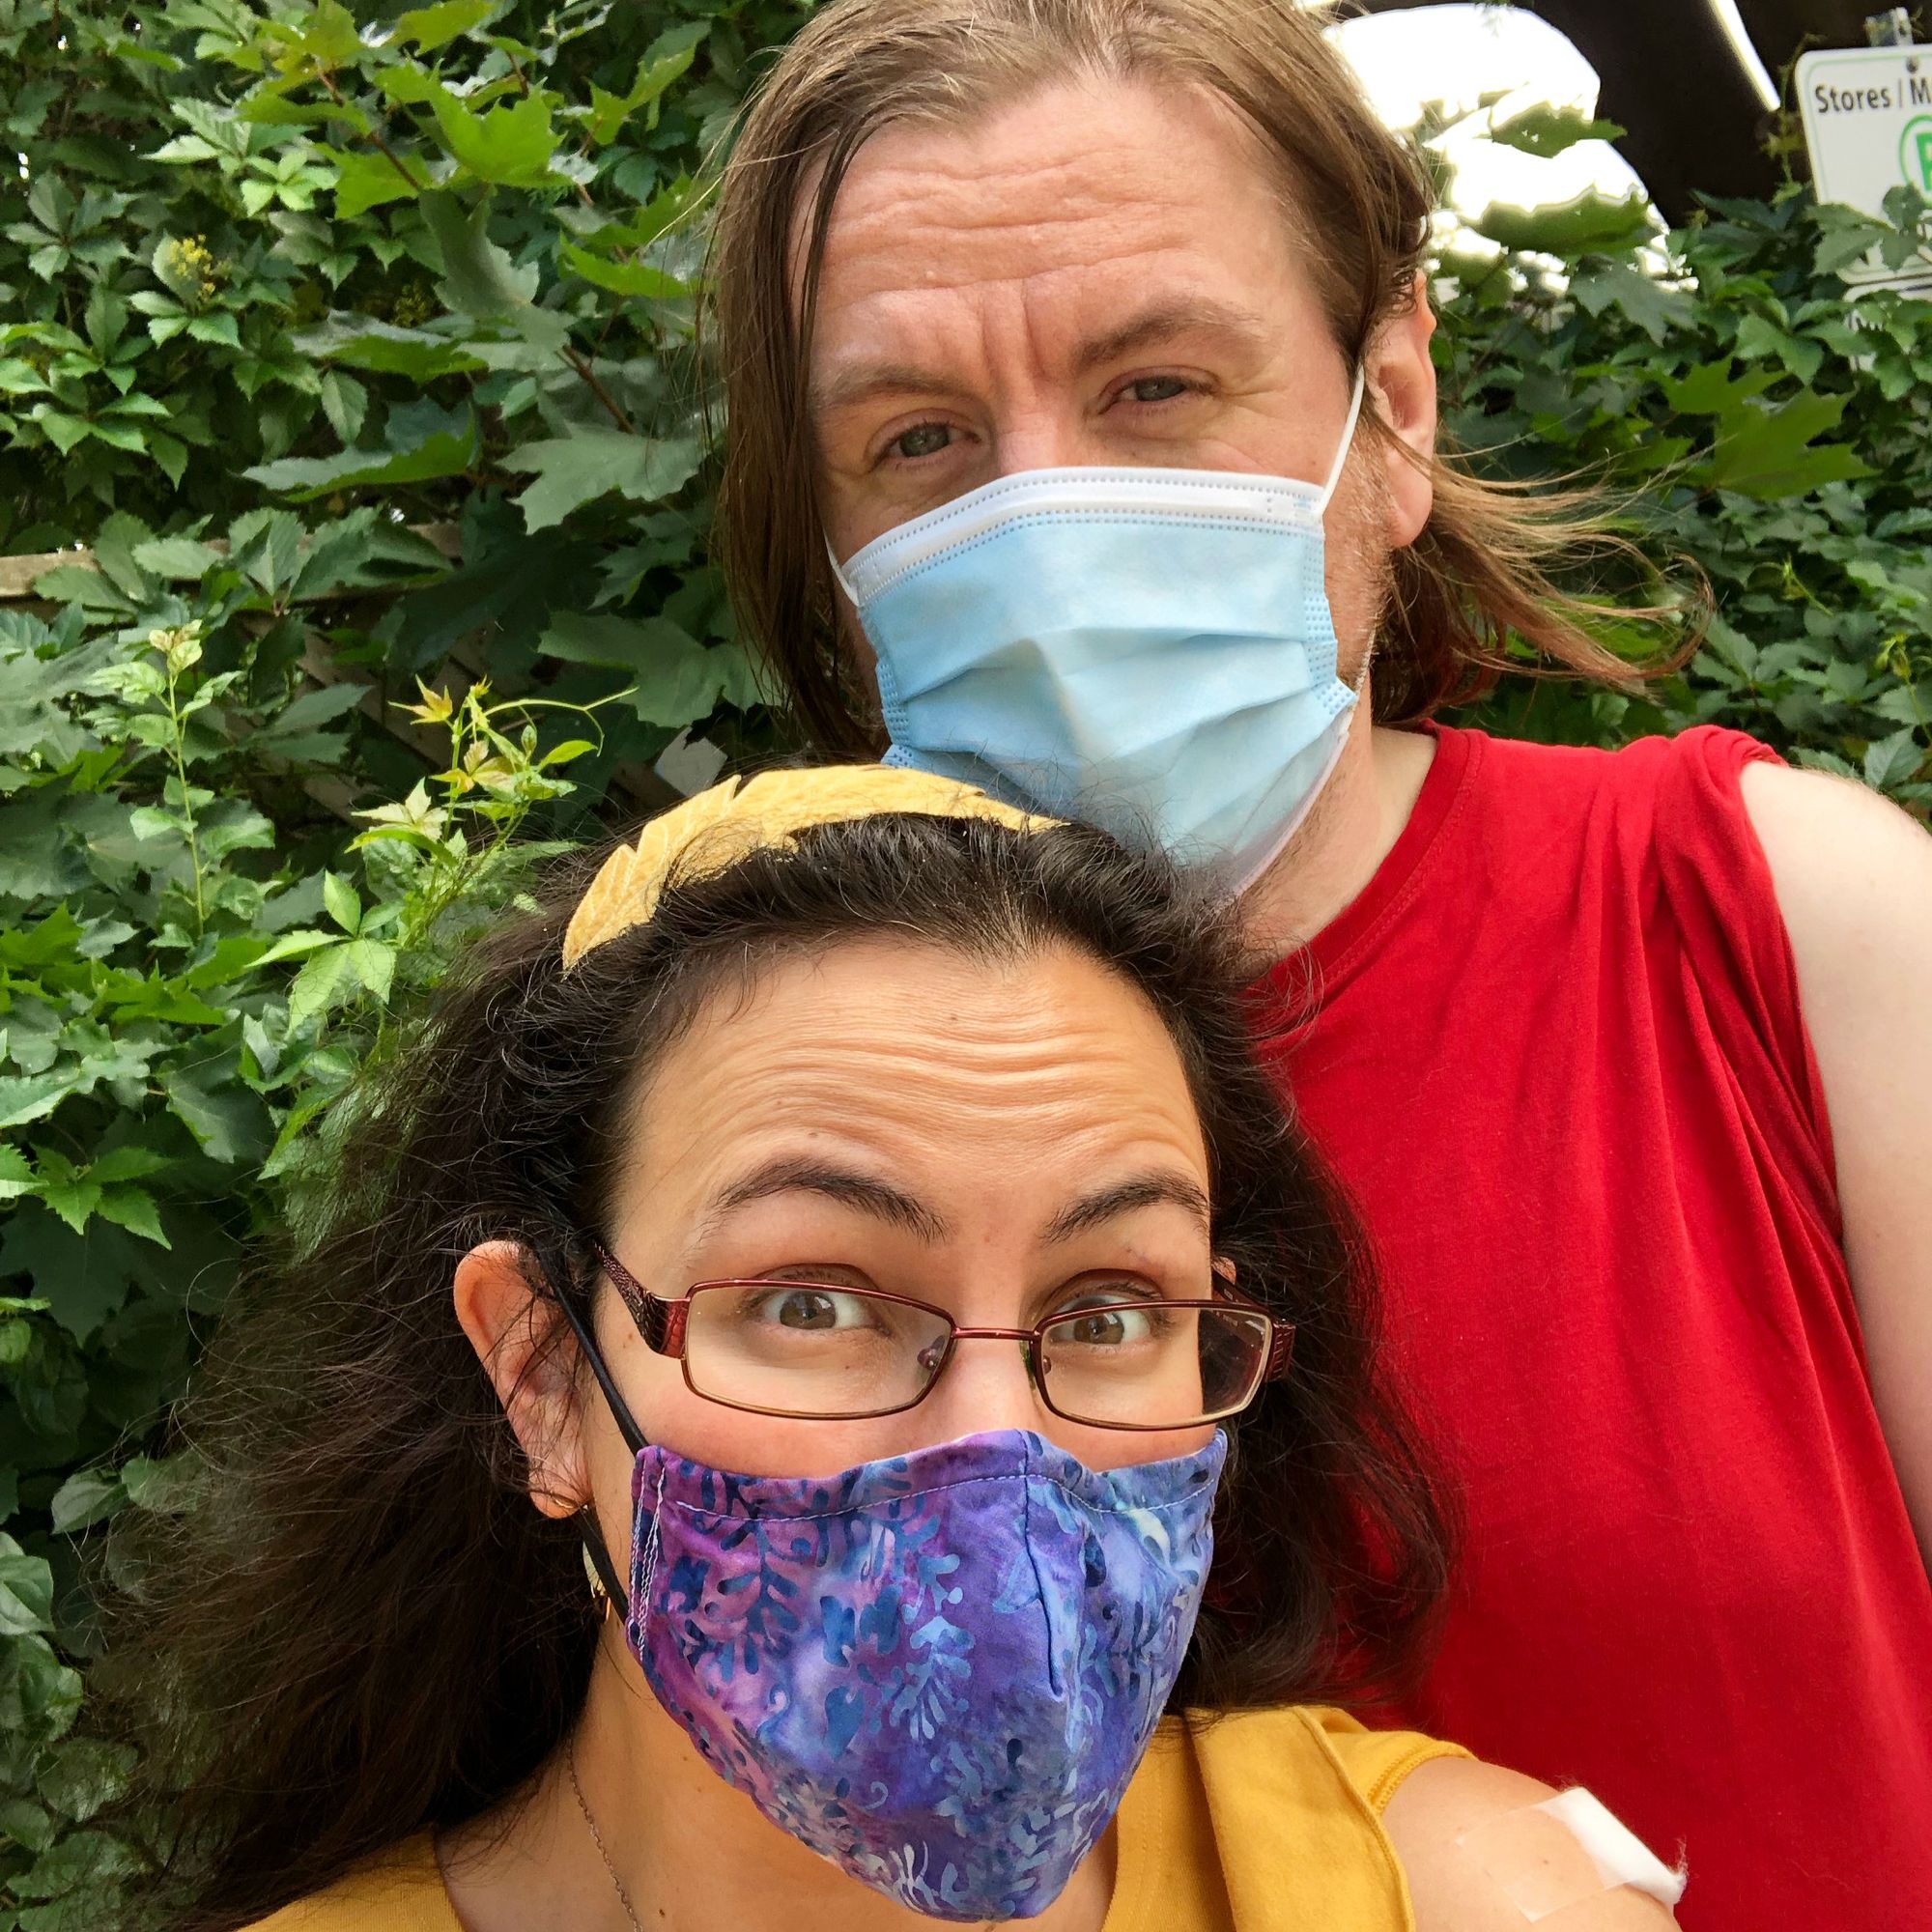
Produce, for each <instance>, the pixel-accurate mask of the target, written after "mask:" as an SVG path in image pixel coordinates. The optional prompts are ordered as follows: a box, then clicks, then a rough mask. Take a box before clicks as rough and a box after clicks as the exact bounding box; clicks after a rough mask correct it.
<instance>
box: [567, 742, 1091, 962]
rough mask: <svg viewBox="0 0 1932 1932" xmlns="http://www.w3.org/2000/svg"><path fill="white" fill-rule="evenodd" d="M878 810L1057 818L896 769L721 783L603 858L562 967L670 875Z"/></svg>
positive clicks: (705, 871) (698, 874)
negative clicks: (811, 828)
mask: <svg viewBox="0 0 1932 1932" xmlns="http://www.w3.org/2000/svg"><path fill="white" fill-rule="evenodd" d="M880 811H914V812H922V813H923V814H925V815H926V816H928V817H932V818H990V819H992V820H994V821H995V822H996V823H998V824H1001V825H1009V826H1011V827H1012V828H1013V829H1014V830H1015V831H1017V832H1044V831H1046V830H1048V829H1049V828H1050V827H1052V826H1055V825H1059V824H1061V823H1062V821H1061V820H1060V819H1057V818H1042V817H1039V816H1037V814H1035V813H1032V812H1026V811H1020V810H1015V808H1013V807H1012V806H1010V805H1004V804H1002V803H1001V802H1000V800H998V799H996V798H989V797H988V796H987V795H986V794H985V793H984V792H982V791H980V790H979V789H978V788H977V787H976V786H974V785H970V784H967V783H965V782H963V781H960V780H958V779H942V778H935V777H933V776H932V774H931V773H930V772H916V771H909V770H906V769H903V768H901V767H899V766H896V765H819V766H816V767H813V768H810V769H808V770H805V771H796V772H763V773H760V774H759V776H758V777H756V778H754V779H751V780H749V781H748V780H741V779H726V780H725V781H724V782H723V783H722V784H715V785H713V786H712V787H711V789H710V790H709V791H700V792H696V793H695V794H694V795H693V796H692V797H690V798H688V799H686V800H685V801H684V803H683V804H682V805H676V806H673V807H672V808H671V809H670V810H668V811H667V812H666V813H664V815H663V816H662V817H659V818H654V819H652V820H651V822H650V823H649V824H648V825H647V826H645V827H644V829H643V832H642V834H641V836H640V837H639V839H638V842H637V843H636V844H635V845H627V846H625V847H624V848H623V850H622V851H620V852H613V853H612V854H611V857H610V858H608V859H607V860H605V862H604V866H603V868H602V870H600V871H599V872H598V874H597V876H596V877H595V878H594V879H592V880H591V882H590V889H589V891H588V892H586V893H585V894H584V895H583V896H582V898H581V899H580V900H579V901H578V903H577V910H576V911H575V912H574V913H572V914H571V916H570V924H569V926H568V927H567V928H566V929H565V931H564V935H563V970H564V971H565V972H566V973H568V972H569V971H570V969H571V968H572V967H573V966H575V965H576V964H577V962H578V961H579V960H580V959H582V957H583V955H584V954H585V953H586V952H589V951H590V950H591V948H592V947H596V946H602V945H603V944H604V943H605V942H606V941H607V940H611V939H615V938H616V937H617V936H618V935H619V934H620V933H625V932H629V931H630V930H631V928H632V927H633V926H637V925H642V924H643V923H645V921H647V920H648V919H649V918H650V916H651V915H652V914H653V913H654V912H656V911H657V909H658V900H659V899H660V898H662V897H663V896H664V891H665V888H666V887H667V886H668V884H669V883H670V881H671V878H672V877H673V875H676V876H679V877H682V878H686V879H704V878H710V877H711V876H712V875H713V874H715V873H718V872H722V871H724V870H725V869H726V868H727V867H731V866H734V865H736V864H737V862H738V861H739V860H740V859H743V858H746V857H748V856H749V855H750V854H752V853H753V852H760V851H764V850H766V849H767V848H770V847H781V846H789V845H792V844H793V843H795V842H796V835H797V834H799V833H801V832H803V831H805V830H806V829H807V828H808V827H810V826H813V825H833V824H837V823H838V822H839V821H841V820H843V819H850V818H869V817H871V816H872V814H873V813H874V812H880Z"/></svg>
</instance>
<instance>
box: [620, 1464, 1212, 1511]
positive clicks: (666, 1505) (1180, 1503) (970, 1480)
mask: <svg viewBox="0 0 1932 1932" xmlns="http://www.w3.org/2000/svg"><path fill="white" fill-rule="evenodd" d="M982 1483H1025V1484H1029V1485H1031V1484H1034V1483H1043V1484H1045V1485H1046V1486H1047V1487H1048V1488H1050V1489H1055V1490H1058V1491H1059V1492H1061V1494H1062V1495H1064V1496H1066V1497H1068V1498H1069V1499H1070V1500H1072V1501H1073V1502H1076V1503H1079V1504H1080V1505H1081V1506H1082V1507H1083V1508H1086V1509H1090V1510H1092V1511H1093V1512H1094V1515H1096V1516H1136V1515H1142V1516H1154V1515H1159V1514H1161V1513H1163V1512H1165V1511H1167V1510H1175V1509H1181V1508H1184V1507H1185V1506H1187V1505H1188V1504H1190V1503H1192V1502H1193V1501H1194V1500H1195V1494H1194V1492H1193V1491H1190V1492H1188V1493H1187V1494H1185V1495H1179V1496H1171V1497H1169V1498H1168V1499H1167V1500H1166V1501H1165V1502H1157V1503H1096V1502H1094V1501H1092V1500H1091V1499H1090V1498H1088V1497H1086V1496H1084V1495H1082V1494H1081V1493H1080V1492H1079V1491H1078V1490H1074V1489H1069V1488H1068V1487H1067V1486H1066V1484H1065V1483H1063V1482H1059V1481H1057V1480H1056V1479H1055V1478H1054V1477H1052V1476H1043V1475H1040V1474H1039V1473H1038V1472H1037V1471H1034V1472H1029V1473H1018V1472H1016V1473H1014V1474H1011V1475H1005V1476H961V1477H960V1478H959V1479H958V1480H957V1481H956V1482H951V1483H935V1484H933V1485H932V1486H931V1487H930V1488H928V1489H923V1490H906V1491H904V1492H899V1493H896V1494H894V1495H890V1496H873V1497H870V1498H869V1499H867V1501H865V1502H854V1503H845V1504H842V1505H841V1506H840V1507H839V1508H838V1509H830V1510H814V1511H812V1512H811V1513H810V1515H808V1516H791V1515H786V1516H785V1517H784V1519H783V1520H785V1521H786V1522H833V1521H836V1520H838V1518H840V1517H847V1516H857V1515H859V1514H860V1513H862V1512H863V1511H866V1510H873V1509H878V1508H880V1507H882V1506H884V1505H887V1504H891V1503H911V1502H918V1501H919V1500H921V1498H923V1497H924V1496H937V1495H943V1494H944V1493H945V1492H947V1491H948V1490H968V1489H973V1488H975V1487H976V1486H978V1485H980V1484H982ZM1198 1487H1199V1486H1198V1485H1197V1488H1198ZM658 1506H659V1508H660V1509H661V1510H665V1509H672V1510H676V1511H678V1512H679V1513H680V1514H681V1515H684V1516H689V1517H709V1518H712V1519H715V1520H718V1521H720V1522H756V1521H758V1520H761V1519H764V1518H768V1517H770V1516H773V1515H776V1514H777V1512H775V1511H769V1510H759V1509H756V1508H752V1509H748V1510H746V1511H745V1513H744V1514H743V1515H742V1516H740V1515H734V1514H733V1513H732V1512H731V1511H729V1510H717V1509H706V1508H705V1507H704V1505H703V1504H702V1503H687V1502H683V1501H681V1500H679V1498H677V1497H676V1496H668V1497H665V1496H661V1497H660V1500H659V1505H658Z"/></svg>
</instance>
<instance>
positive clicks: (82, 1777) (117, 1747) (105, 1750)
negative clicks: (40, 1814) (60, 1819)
mask: <svg viewBox="0 0 1932 1932" xmlns="http://www.w3.org/2000/svg"><path fill="white" fill-rule="evenodd" d="M139 1762H140V1758H139V1754H138V1753H137V1752H136V1751H135V1750H134V1749H133V1748H132V1747H130V1746H128V1745H124V1744H110V1743H109V1742H108V1741H107V1740H106V1739H104V1738H66V1739H63V1740H62V1741H61V1743H59V1744H57V1745H56V1746H54V1747H53V1749H52V1750H51V1751H49V1752H48V1753H47V1755H46V1757H45V1758H44V1759H43V1761H42V1764H41V1768H40V1771H39V1773H38V1775H37V1776H36V1777H35V1779H34V1782H35V1784H36V1785H37V1786H38V1788H39V1790H40V1793H41V1796H42V1797H43V1798H44V1799H45V1800H46V1801H47V1802H48V1804H52V1805H54V1806H56V1807H57V1808H58V1809H60V1810H62V1811H64V1812H66V1814H67V1815H68V1816H69V1817H70V1818H72V1819H75V1820H79V1821H85V1820H86V1819H89V1818H91V1817H93V1816H94V1814H95V1813H96V1812H97V1811H99V1810H100V1809H101V1808H102V1807H103V1806H104V1805H108V1804H113V1803H114V1802H115V1800H116V1799H118V1798H120V1797H121V1796H122V1794H123V1793H124V1792H125V1791H126V1790H127V1789H128V1783H129V1781H130V1780H131V1778H132V1777H133V1775H134V1769H135V1766H136V1765H137V1764H138V1763H139Z"/></svg>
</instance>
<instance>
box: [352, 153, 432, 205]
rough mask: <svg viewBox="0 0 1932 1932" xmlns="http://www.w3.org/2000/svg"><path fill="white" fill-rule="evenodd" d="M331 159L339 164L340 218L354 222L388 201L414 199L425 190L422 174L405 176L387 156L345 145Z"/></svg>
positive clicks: (413, 173)
mask: <svg viewBox="0 0 1932 1932" xmlns="http://www.w3.org/2000/svg"><path fill="white" fill-rule="evenodd" d="M331 158H332V159H333V160H334V162H335V166H336V178H335V214H336V219H337V220H339V221H353V220H354V219H355V216H356V215H358V214H367V213H368V212H369V211H370V210H371V209H372V208H381V207H382V206H383V205H384V203H385V202H391V201H413V200H414V199H415V198H416V196H417V195H419V194H420V193H421V192H422V191H423V186H424V181H423V177H422V176H421V175H420V174H418V173H416V172H415V171H414V170H412V171H411V172H410V173H409V174H407V175H406V174H405V173H404V172H403V169H402V168H399V167H398V166H397V165H396V163H395V162H394V161H392V160H391V159H390V158H389V157H388V156H387V155H384V154H377V153H372V152H369V151H366V150H363V149H360V148H345V149H341V150H339V151H337V152H336V153H335V154H334V155H333V156H331Z"/></svg>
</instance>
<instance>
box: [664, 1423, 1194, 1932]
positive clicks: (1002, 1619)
mask: <svg viewBox="0 0 1932 1932" xmlns="http://www.w3.org/2000/svg"><path fill="white" fill-rule="evenodd" d="M1226 1450H1227V1442H1226V1438H1225V1437H1224V1436H1222V1435H1219V1434H1218V1433H1217V1434H1216V1435H1215V1437H1214V1439H1213V1441H1212V1442H1210V1443H1209V1444H1208V1446H1207V1447H1206V1448H1205V1449H1201V1450H1199V1451H1197V1452H1196V1453H1195V1454H1193V1455H1191V1456H1181V1457H1177V1458H1175V1459H1173V1460H1172V1461H1169V1462H1163V1463H1138V1464H1135V1465H1133V1466H1131V1467H1128V1468H1122V1469H1105V1470H1094V1469H1089V1468H1088V1467H1086V1465H1085V1464H1084V1463H1080V1462H1078V1461H1077V1460H1075V1458H1073V1457H1071V1456H1069V1455H1067V1454H1065V1452H1064V1451H1063V1450H1060V1449H1057V1448H1055V1447H1054V1446H1053V1445H1052V1444H1051V1443H1050V1442H1047V1441H1044V1440H1043V1439H1042V1438H1041V1437H1039V1436H1038V1435H1033V1434H1031V1433H1029V1432H1026V1431H1021V1430H1000V1431H997V1432H994V1433H992V1434H988V1435H968V1436H965V1437H963V1438H962V1439H960V1440H959V1441H957V1442H945V1443H941V1444H939V1445H938V1446H937V1447H936V1448H931V1449H922V1450H918V1451H916V1452H914V1453H913V1454H912V1455H909V1456H896V1457H892V1458H889V1459H886V1460H882V1461H879V1462H875V1463H861V1464H860V1465H859V1466H858V1467H857V1468H854V1469H848V1470H846V1471H845V1472H844V1474H842V1475H838V1476H830V1477H805V1478H799V1477H789V1476H740V1475H730V1474H727V1473H725V1471H723V1470H719V1469H713V1468H709V1467H707V1466H706V1465H705V1464H703V1463H692V1462H688V1461H686V1460H685V1459H684V1458H682V1457H680V1456H674V1455H672V1454H670V1453H669V1452H668V1451H667V1450H665V1449H663V1448H661V1447H659V1446H657V1445H655V1444H653V1445H648V1446H646V1447H645V1448H643V1449H641V1450H639V1452H638V1460H637V1467H636V1471H635V1474H634V1477H633V1489H632V1493H633V1496H634V1498H635V1502H636V1537H635V1540H634V1542H633V1544H632V1549H633V1551H634V1552H635V1555H634V1560H633V1566H632V1576H631V1591H630V1600H631V1613H630V1617H629V1619H628V1622H627V1630H628V1633H629V1635H630V1641H631V1648H632V1650H633V1651H634V1652H635V1653H636V1654H637V1657H638V1660H639V1662H640V1663H641V1664H642V1665H643V1669H644V1675H645V1676H646V1678H648V1679H649V1681H650V1686H651V1689H652V1690H654V1691H655V1692H656V1693H657V1696H658V1700H659V1701H660V1702H661V1703H662V1704H663V1705H664V1707H665V1709H666V1710H667V1711H668V1712H669V1713H670V1714H671V1716H672V1717H673V1718H675V1719H677V1720H678V1722H679V1723H680V1724H682V1725H683V1726H684V1728H685V1730H686V1731H687V1732H688V1733H689V1734H690V1736H691V1739H692V1741H693V1743H695V1744H696V1747H697V1748H698V1749H699V1750H700V1751H701V1752H703V1754H704V1756H705V1758H706V1759H707V1760H708V1761H709V1762H710V1764H711V1765H712V1766H713V1768H714V1769H715V1770H717V1771H718V1773H719V1774H720V1775H721V1776H723V1777H725V1779H726V1780H727V1781H728V1782H729V1783H731V1784H734V1785H736V1786H737V1788H738V1789H739V1790H741V1791H743V1792H745V1793H746V1794H747V1795H748V1796H750V1797H751V1798H752V1799H753V1802H754V1803H755V1804H757V1806H758V1808H759V1809H760V1810H761V1811H762V1812H764V1814H765V1816H766V1817H768V1818H769V1819H771V1820H772V1822H773V1823H774V1824H776V1825H779V1826H781V1827H782V1828H783V1829H784V1830H785V1831H787V1832H789V1833H791V1834H792V1835H793V1836H794V1837H795V1838H799V1839H802V1840H803V1841H804V1842H805V1843H806V1844H808V1845H810V1847H811V1848H812V1850H813V1851H815V1852H819V1853H822V1854H823V1855H824V1856H825V1857H826V1858H828V1859H830V1860H832V1861H833V1862H834V1863H835V1864H838V1866H840V1867H841V1868H842V1869H843V1870H845V1871H847V1872H849V1873H851V1875H852V1876H853V1877H854V1878H856V1879H860V1880H862V1881H863V1882H864V1883H865V1884H867V1885H869V1886H872V1887H874V1888H875V1889H878V1890H880V1891H883V1892H886V1893H889V1894H890V1895H891V1896H892V1897H894V1898H896V1899H897V1900H899V1902H900V1903H901V1904H904V1905H907V1906H910V1907H911V1908H912V1909H913V1910H914V1911H915V1912H923V1913H926V1914H928V1915H930V1916H931V1917H933V1918H954V1919H974V1918H1030V1917H1032V1916H1033V1915H1034V1914H1036V1913H1038V1912H1042V1911H1044V1910H1045V1909H1046V1907H1047V1906H1048V1905H1050V1904H1051V1903H1052V1902H1053V1900H1054V1899H1055V1898H1057V1897H1058V1896H1059V1894H1060V1892H1061V1890H1062V1889H1064V1888H1065V1884H1066V1882H1067V1880H1068V1879H1069V1878H1070V1877H1071V1876H1072V1873H1073V1870H1074V1868H1075V1866H1077V1865H1078V1864H1079V1862H1080V1861H1081V1860H1082V1859H1083V1858H1085V1857H1086V1855H1087V1854H1088V1852H1089V1851H1091V1850H1092V1849H1093V1847H1094V1843H1095V1841H1096V1840H1097V1839H1098V1838H1099V1836H1100V1834H1101V1833H1102V1832H1104V1831H1105V1830H1106V1828H1107V1824H1108V1821H1109V1820H1110V1819H1111V1818H1112V1817H1113V1815H1114V1812H1115V1811H1116V1809H1117V1808H1118V1807H1119V1805H1120V1803H1121V1795H1122V1792H1123V1791H1125V1789H1126V1786H1127V1780H1128V1779H1129V1778H1130V1777H1131V1776H1133V1774H1134V1770H1135V1767H1136V1766H1137V1765H1138V1764H1139V1763H1140V1760H1141V1755H1142V1753H1143V1752H1144V1751H1145V1750H1146V1748H1147V1744H1148V1740H1149V1738H1150V1737H1151V1735H1152V1734H1153V1728H1154V1724H1155V1722H1156V1720H1157V1719H1159V1717H1160V1714H1161V1710H1162V1707H1163V1706H1164V1705H1165V1704H1166V1702H1167V1697H1168V1693H1169V1692H1170V1691H1171V1690H1173V1688H1174V1682H1175V1678H1176V1676H1177V1674H1178V1673H1179V1669H1180V1662H1181V1658H1182V1656H1183V1654H1184V1653H1185V1651H1186V1649H1187V1644H1188V1639H1189V1637H1190V1636H1191V1635H1192V1634H1193V1630H1194V1618H1195V1613H1196V1611H1197V1610H1198V1609H1199V1607H1200V1604H1201V1592H1202V1587H1203V1585H1204V1584H1205V1582H1206V1580H1207V1577H1208V1561H1209V1558H1210V1556H1211V1554H1212V1550H1213V1533H1212V1529H1211V1527H1210V1517H1211V1514H1212V1510H1213V1502H1214V1488H1215V1484H1216V1483H1217V1481H1218V1480H1219V1478H1220V1473H1221V1463H1222V1461H1223V1458H1224V1456H1225V1454H1226Z"/></svg>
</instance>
